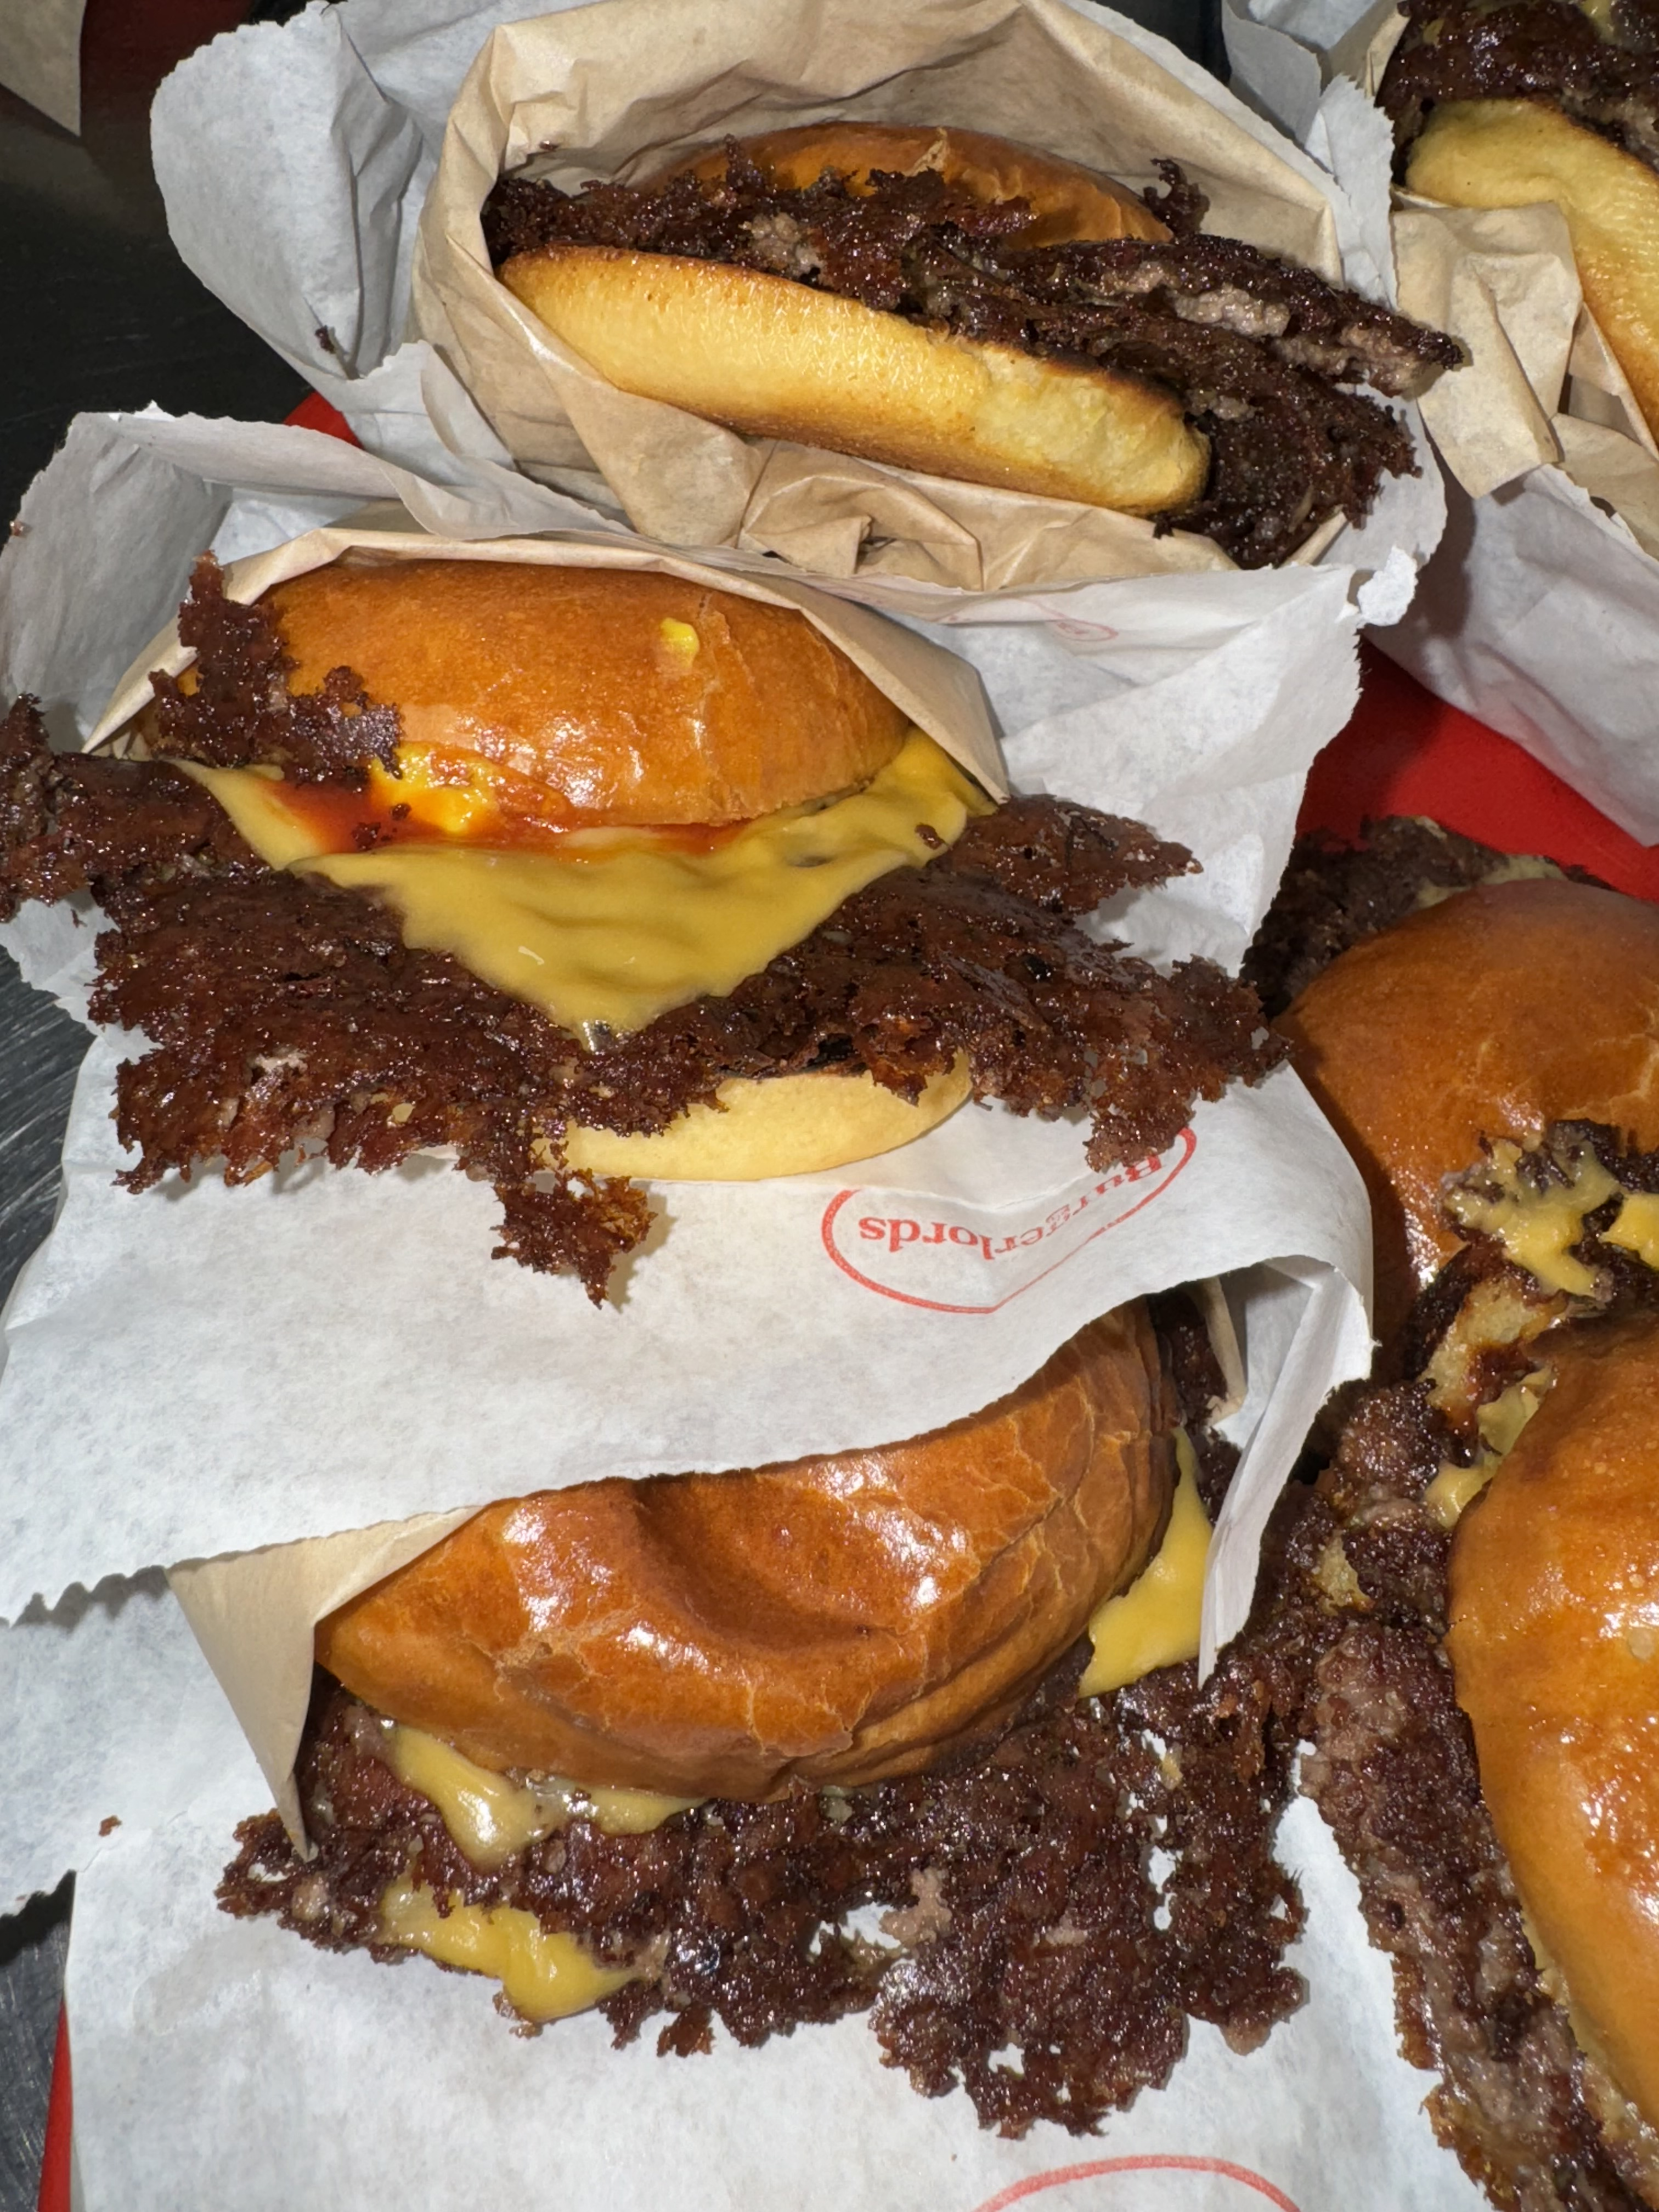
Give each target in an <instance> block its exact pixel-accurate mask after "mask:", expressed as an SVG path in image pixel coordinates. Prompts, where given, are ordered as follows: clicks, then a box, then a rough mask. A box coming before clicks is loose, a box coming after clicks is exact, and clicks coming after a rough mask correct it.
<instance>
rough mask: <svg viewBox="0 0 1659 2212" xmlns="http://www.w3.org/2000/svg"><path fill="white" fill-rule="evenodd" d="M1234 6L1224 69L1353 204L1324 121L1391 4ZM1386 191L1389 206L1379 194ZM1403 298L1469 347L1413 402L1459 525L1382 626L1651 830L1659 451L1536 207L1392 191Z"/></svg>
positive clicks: (1658, 805)
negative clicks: (1463, 360)
mask: <svg viewBox="0 0 1659 2212" xmlns="http://www.w3.org/2000/svg"><path fill="white" fill-rule="evenodd" d="M1350 14H1351V10H1350V9H1349V8H1348V7H1346V5H1344V4H1343V0H1255V7H1254V8H1253V9H1251V10H1250V11H1249V12H1248V13H1247V12H1246V6H1245V0H1228V4H1227V10H1226V14H1225V30H1226V35H1227V40H1228V50H1229V52H1230V54H1231V58H1232V61H1233V65H1234V70H1235V72H1236V81H1237V82H1238V83H1239V84H1240V86H1241V88H1243V89H1245V90H1247V91H1248V92H1249V93H1250V94H1252V95H1253V96H1254V97H1255V100H1257V101H1258V102H1259V103H1260V104H1261V106H1264V107H1266V108H1267V111H1268V112H1270V113H1272V114H1273V115H1275V116H1276V117H1277V118H1279V120H1281V121H1282V122H1284V123H1285V126H1286V127H1287V128H1290V129H1293V130H1294V131H1296V134H1297V136H1298V137H1301V138H1302V139H1303V140H1304V143H1307V144H1308V145H1309V146H1310V149H1312V150H1314V151H1315V152H1320V151H1321V149H1322V148H1323V149H1324V151H1323V155H1322V158H1328V159H1329V160H1330V161H1331V163H1332V167H1333V168H1334V172H1335V173H1336V175H1337V176H1338V177H1339V179H1340V180H1341V181H1342V182H1343V183H1344V184H1345V185H1346V188H1347V190H1348V192H1349V194H1350V197H1352V199H1353V200H1354V201H1355V203H1356V204H1358V205H1360V206H1362V207H1364V208H1365V209H1367V210H1368V211H1370V213H1372V214H1373V215H1374V214H1375V213H1376V210H1378V209H1379V208H1382V209H1384V210H1385V209H1386V207H1387V204H1388V173H1387V171H1386V170H1385V171H1384V172H1383V176H1382V179H1381V182H1380V186H1379V185H1377V183H1376V180H1375V179H1374V178H1373V182H1372V184H1371V185H1370V189H1368V188H1367V186H1366V184H1365V181H1364V178H1363V177H1362V175H1361V174H1360V173H1359V165H1358V162H1357V161H1356V160H1355V159H1354V134H1353V130H1352V123H1351V122H1350V123H1349V124H1348V125H1346V126H1345V125H1343V124H1341V123H1339V122H1338V121H1337V120H1336V118H1338V116H1339V115H1342V114H1345V115H1346V116H1347V117H1349V118H1352V117H1354V116H1355V115H1357V114H1358V113H1359V112H1363V113H1364V115H1366V116H1367V117H1369V118H1370V127H1371V129H1372V131H1373V133H1374V132H1375V131H1376V129H1378V128H1381V130H1382V131H1383V133H1384V135H1385V136H1386V135H1387V130H1388V125H1387V119H1386V118H1384V117H1383V115H1382V113H1381V112H1380V111H1379V110H1377V109H1376V108H1375V107H1374V106H1372V105H1371V100H1370V96H1371V95H1372V94H1374V92H1375V90H1376V84H1377V82H1379V80H1380V78H1381V76H1382V72H1383V67H1384V66H1385V65H1386V63H1387V59H1388V57H1389V53H1390V52H1392V50H1393V46H1394V45H1395V42H1396V41H1397V40H1398V38H1399V35H1400V33H1401V28H1402V27H1403V18H1402V17H1401V15H1400V13H1399V11H1398V9H1395V8H1394V7H1393V6H1392V5H1391V4H1389V0H1380V4H1378V5H1376V6H1373V7H1371V8H1370V9H1369V10H1367V11H1365V12H1364V13H1363V14H1360V15H1358V16H1357V17H1355V18H1354V19H1353V20H1349V18H1350ZM1379 191H1380V194H1381V197H1379ZM1393 233H1394V250H1395V258H1396V260H1397V263H1398V269H1399V295H1400V304H1401V307H1403V308H1404V309H1405V310H1406V312H1407V313H1409V314H1414V315H1418V316H1420V317H1421V318H1423V319H1425V320H1427V321H1431V322H1437V323H1439V324H1440V325H1441V326H1442V327H1443V328H1444V329H1448V330H1451V331H1455V333H1456V334H1457V335H1458V336H1459V337H1462V339H1463V340H1464V342H1465V343H1467V344H1468V346H1469V347H1470V349H1471V350H1472V352H1473V355H1474V362H1473V364H1472V366H1471V367H1470V368H1468V369H1466V370H1463V371H1461V372H1460V373H1459V374H1456V375H1455V376H1447V377H1443V378H1442V379H1441V380H1440V382H1439V383H1438V384H1437V386H1435V387H1434V389H1433V390H1432V391H1431V392H1429V393H1428V394H1427V395H1426V396H1425V399H1424V402H1423V410H1422V411H1423V416H1424V420H1425V423H1426V424H1427V426H1428V428H1429V430H1430V432H1431V435H1432V437H1433V439H1434V441H1435V446H1436V449H1437V452H1438V453H1439V454H1440V456H1441V458H1442V459H1443V461H1444V462H1445V464H1446V466H1447V468H1448V470H1449V471H1450V473H1451V476H1452V477H1453V479H1454V482H1453V483H1452V485H1450V486H1449V488H1448V489H1449V500H1450V519H1449V524H1448V527H1447V531H1446V535H1445V538H1444V539H1443V541H1442V544H1441V545H1440V548H1439V550H1438V552H1437V554H1436V556H1434V558H1433V559H1432V560H1431V562H1430V564H1429V566H1428V567H1427V568H1425V571H1424V574H1423V579H1422V583H1421V587H1420V589H1419V593H1418V596H1417V599H1416V602H1415V604H1414V605H1413V607H1412V609H1411V611H1410V612H1409V614H1408V616H1407V617H1406V618H1405V620H1404V621H1403V623H1401V626H1400V627H1398V628H1397V629H1392V630H1390V631H1389V632H1388V633H1387V634H1386V635H1381V636H1379V637H1378V640H1377V642H1378V644H1379V645H1381V646H1382V647H1383V650H1384V651H1385V652H1387V653H1389V654H1390V655H1391V656H1392V657H1393V658H1394V659H1396V660H1398V661H1400V662H1401V665H1403V666H1405V667H1407V668H1408V669H1410V670H1411V671H1412V673H1413V675H1415V676H1417V677H1418V678H1420V680H1421V681H1422V682H1423V683H1425V684H1427V685H1428V687H1429V689H1430V690H1432V691H1434V692H1436V693H1437V694H1438V696H1440V697H1441V698H1443V699H1448V700H1449V701H1450V702H1452V704H1453V705H1454V706H1457V707H1461V708H1463V709H1464V710H1465V712H1466V713H1468V714H1474V715H1475V716H1477V717H1478V718H1479V719H1480V720H1481V721H1484V722H1487V723H1490V724H1491V725H1492V727H1493V728H1494V729H1498V730H1501V731H1502V732H1504V734H1505V736H1507V737H1511V738H1515V739H1516V741H1517V742H1518V743H1520V744H1522V745H1524V746H1525V747H1526V748H1527V750H1528V751H1529V752H1531V753H1532V754H1533V755H1534V757H1536V758H1538V759H1539V760H1541V761H1542V762H1543V763H1544V764H1545V765H1546V766H1547V767H1548V768H1551V769H1553V770H1554V771H1555V772H1556V774H1557V775H1560V776H1562V777H1564V778H1565V781H1567V782H1569V783H1571V784H1572V785H1573V786H1574V787H1576V788H1577V790H1579V791H1581V792H1583V794H1584V795H1585V797H1586V798H1588V799H1590V800H1591V801H1592V802H1593V804H1594V805H1596V806H1598V807H1600V808H1601V811H1602V812H1603V813H1605V814H1607V815H1609V816H1610V817H1612V818H1613V820H1614V821H1615V822H1617V823H1620V825H1621V826H1622V827H1623V828H1624V829H1628V830H1629V831H1630V832H1631V834H1632V836H1636V837H1639V838H1641V839H1642V840H1643V841H1644V842H1648V843H1651V842H1656V841H1659V753H1656V749H1655V746H1654V744H1653V706H1652V689H1653V687H1652V680H1651V667H1652V639H1653V635H1654V632H1655V628H1656V624H1659V446H1656V442H1655V438H1654V435H1653V432H1652V430H1651V428H1650V426H1649V425H1648V423H1647V422H1645V420H1644V417H1643V415H1642V412H1641V410H1640V409H1639V408H1638V405H1637V404H1636V401H1635V398H1634V397H1633V395H1632V392H1631V389H1630V386H1629V383H1628V381H1627V380H1626V377H1625V375H1624V373H1623V371H1622V370H1621V369H1620V367H1619V364H1618V362H1616V361H1615V360H1614V358H1613V354H1612V352H1611V350H1610V349H1609V348H1608V346H1607V342H1606V340H1605V338H1604V337H1602V335H1601V331H1599V329H1598V328H1597V327H1596V325H1595V319H1594V318H1593V317H1592V316H1591V315H1590V313H1589V311H1588V309H1587V308H1586V307H1584V305H1583V297H1582V293H1581V289H1580V286H1579V283H1578V276H1577V269H1576V268H1575V266H1574V264H1573V258H1572V253H1571V246H1570V244H1569V241H1568V237H1567V229H1566V224H1565V220H1564V219H1563V217H1562V216H1561V214H1560V211H1559V209H1558V208H1556V207H1555V205H1554V204H1553V203H1551V204H1545V205H1542V206H1537V207H1526V208H1510V209H1492V210H1480V209H1466V208H1448V207H1442V206H1439V205H1437V204H1434V203H1431V202H1429V201H1426V200H1422V199H1419V198H1417V197H1413V196H1412V195H1409V194H1404V193H1401V194H1396V195H1395V211H1394V215H1393Z"/></svg>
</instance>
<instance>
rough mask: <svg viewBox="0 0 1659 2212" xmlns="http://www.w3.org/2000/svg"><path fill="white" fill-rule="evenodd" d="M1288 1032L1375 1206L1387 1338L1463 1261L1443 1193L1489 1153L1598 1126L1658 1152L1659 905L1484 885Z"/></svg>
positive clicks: (1315, 987) (1303, 1000) (1313, 997)
mask: <svg viewBox="0 0 1659 2212" xmlns="http://www.w3.org/2000/svg"><path fill="white" fill-rule="evenodd" d="M1279 1028H1280V1029H1281V1030H1283V1031H1284V1032H1285V1035H1286V1036H1288V1037H1289V1038H1290V1040H1291V1048H1292V1057H1293V1059H1294V1060H1295V1063H1296V1066H1297V1072H1298V1073H1299V1074H1300V1075H1301V1077H1302V1079H1303V1080H1304V1082H1305V1083H1306V1084H1307V1085H1308V1087H1309V1089H1310V1091H1312V1092H1313V1094H1314V1096H1315V1097H1316V1099H1317V1100H1318V1102H1319V1103H1320V1105H1321V1106H1322V1108H1323V1109H1324V1110H1325V1112H1326V1113H1327V1115H1328V1116H1329V1117H1330V1119H1331V1121H1332V1122H1333V1123H1334V1126H1335V1127H1336V1129H1337V1132H1338V1133H1339V1134H1340V1136H1341V1138H1342V1139H1343V1140H1344V1142H1345V1143H1346V1145H1347V1146H1348V1149H1349V1151H1350V1152H1352V1154H1353V1156H1354V1158H1355V1159H1356V1161H1357V1162H1358V1165H1359V1169H1360V1171H1361V1173H1362V1174H1363V1175H1364V1178H1365V1182H1366V1185H1367V1187H1368V1188H1369V1190H1370V1198H1371V1210H1372V1217H1373V1222H1374V1225H1375V1231H1376V1304H1377V1326H1378V1329H1379V1332H1380V1333H1381V1334H1383V1335H1384V1336H1386V1335H1388V1334H1389V1333H1390V1331H1391V1330H1392V1328H1393V1327H1394V1325H1395V1323H1396V1322H1399V1321H1400V1320H1401V1319H1402V1318H1403V1317H1404V1315H1405V1312H1406V1310H1407V1307H1408V1306H1409V1305H1410V1304H1411V1301H1412V1298H1413V1296H1414V1295H1415V1292H1416V1291H1417V1289H1418V1288H1419V1286H1420V1285H1422V1284H1424V1283H1425V1282H1426V1281H1428V1280H1429V1279H1430V1278H1431V1276H1432V1275H1433V1274H1434V1273H1435V1271H1436V1270H1437V1268H1438V1267H1440V1266H1441V1265H1442V1264H1443V1261H1446V1260H1447V1259H1449V1257H1450V1255H1452V1253H1453V1252H1455V1250H1456V1249H1457V1247H1458V1243H1459V1239H1458V1237H1457V1235H1456V1232H1455V1231H1454V1230H1453V1229H1451V1228H1450V1227H1449V1225H1448V1224H1447V1222H1446V1221H1445V1219H1444V1218H1443V1215H1442V1212H1441V1186H1442V1184H1443V1181H1444V1179H1445V1177H1446V1176H1449V1175H1456V1174H1459V1173H1461V1172H1462V1170H1464V1169H1466V1168H1468V1167H1472V1166H1473V1165H1474V1164H1475V1163H1476V1161H1478V1159H1479V1158H1480V1141H1481V1139H1482V1138H1483V1137H1484V1138H1491V1139H1498V1138H1512V1139H1516V1141H1517V1142H1522V1143H1524V1142H1525V1141H1526V1140H1527V1139H1528V1138H1531V1137H1535V1136H1537V1135H1538V1134H1539V1133H1541V1131H1542V1129H1543V1127H1544V1126H1545V1125H1546V1123H1547V1122H1550V1121H1571V1120H1577V1119H1580V1118H1587V1119H1589V1120H1593V1121H1607V1122H1611V1123H1612V1124H1613V1126H1614V1127H1617V1128H1620V1129H1624V1130H1627V1131H1629V1132H1631V1133H1633V1134H1634V1136H1635V1137H1636V1139H1637V1141H1638V1143H1639V1144H1641V1145H1643V1146H1655V1145H1659V907H1654V906H1650V905H1648V904H1647V903H1645V902H1644V901H1642V900H1640V899H1632V898H1626V897H1623V896H1621V895H1620V893H1618V892H1617V891H1604V890H1595V889H1594V888H1593V887H1591V886H1590V885H1589V884H1575V883H1569V882H1565V881H1562V880H1559V879H1553V878H1537V879H1534V880H1531V881H1522V882H1516V883H1506V884H1485V885H1480V886H1479V887H1477V888H1476V889H1474V890H1467V891H1462V892H1459V893H1458V894H1457V895H1456V896H1455V897H1450V898H1447V899H1445V900H1443V902H1441V903H1440V904H1439V905H1437V906H1432V907H1429V908H1425V909H1424V910H1423V911H1422V912H1421V913H1419V914H1415V915H1412V916H1411V917H1410V919H1409V920H1407V921H1404V922H1401V924H1400V925H1399V927H1397V928H1395V929H1390V930H1387V931H1385V932H1384V933H1383V934H1382V935H1381V936H1379V937H1374V938H1371V939H1369V940H1368V941H1367V942H1366V943H1364V944H1362V945H1355V946H1354V947H1353V949H1352V951H1347V952H1345V953H1343V954H1342V956H1341V957H1340V959H1337V960H1334V961H1333V962H1332V963H1331V964H1330V966H1329V967H1328V969H1325V971H1324V973H1323V974H1322V975H1319V976H1317V977H1316V979H1315V981H1313V982H1312V983H1310V985H1309V987H1308V988H1307V989H1306V990H1305V991H1304V993H1303V994H1302V996H1301V997H1300V998H1299V999H1298V1000H1297V1001H1296V1003H1295V1005H1294V1006H1291V1009H1290V1011H1289V1012H1287V1013H1286V1014H1285V1016H1284V1017H1283V1018H1282V1019H1281V1021H1280V1023H1279Z"/></svg>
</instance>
